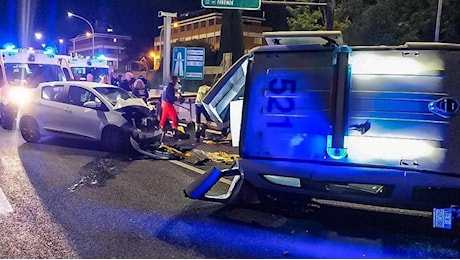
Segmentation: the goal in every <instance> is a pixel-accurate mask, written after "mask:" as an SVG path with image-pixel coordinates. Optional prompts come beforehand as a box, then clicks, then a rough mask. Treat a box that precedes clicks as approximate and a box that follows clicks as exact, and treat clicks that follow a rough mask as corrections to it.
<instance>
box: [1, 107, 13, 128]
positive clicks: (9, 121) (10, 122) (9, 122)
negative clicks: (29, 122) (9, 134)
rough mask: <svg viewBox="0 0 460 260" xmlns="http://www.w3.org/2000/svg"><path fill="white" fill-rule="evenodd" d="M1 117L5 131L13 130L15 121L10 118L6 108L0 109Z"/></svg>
mask: <svg viewBox="0 0 460 260" xmlns="http://www.w3.org/2000/svg"><path fill="white" fill-rule="evenodd" d="M0 113H1V114H0V116H1V121H2V127H3V129H7V130H11V129H13V126H14V119H13V118H11V117H10V116H8V113H7V111H6V108H5V106H2V107H1V108H0Z"/></svg>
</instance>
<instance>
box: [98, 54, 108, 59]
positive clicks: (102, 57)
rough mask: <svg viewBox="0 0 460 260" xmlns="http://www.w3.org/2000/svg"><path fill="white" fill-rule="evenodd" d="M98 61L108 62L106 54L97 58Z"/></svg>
mask: <svg viewBox="0 0 460 260" xmlns="http://www.w3.org/2000/svg"><path fill="white" fill-rule="evenodd" d="M96 59H97V60H107V57H105V55H104V54H100V55H98V56H96Z"/></svg>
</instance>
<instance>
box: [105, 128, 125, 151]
mask: <svg viewBox="0 0 460 260" xmlns="http://www.w3.org/2000/svg"><path fill="white" fill-rule="evenodd" d="M127 140H128V136H127V134H126V133H124V132H123V131H122V130H121V129H120V128H118V127H114V126H113V127H110V126H109V127H107V128H105V129H104V131H103V133H102V143H103V144H104V147H105V148H106V149H107V150H108V151H109V152H114V153H120V152H123V150H124V148H125V147H126V146H127Z"/></svg>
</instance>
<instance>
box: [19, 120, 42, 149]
mask: <svg viewBox="0 0 460 260" xmlns="http://www.w3.org/2000/svg"><path fill="white" fill-rule="evenodd" d="M19 129H20V131H21V135H22V138H24V140H26V141H27V142H29V143H36V142H38V141H39V140H40V138H41V134H40V128H39V127H38V124H37V122H36V121H35V119H33V118H31V117H24V118H22V119H21V121H20V122H19Z"/></svg>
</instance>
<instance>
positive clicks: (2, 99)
mask: <svg viewBox="0 0 460 260" xmlns="http://www.w3.org/2000/svg"><path fill="white" fill-rule="evenodd" d="M70 79H72V72H71V71H70V68H69V67H68V65H67V64H66V63H62V64H61V63H60V62H59V60H58V58H57V57H56V56H55V54H54V51H53V49H46V50H34V49H18V48H16V47H15V46H12V45H11V46H6V47H5V48H4V49H1V50H0V118H1V124H2V127H3V128H5V129H12V128H13V127H14V125H15V121H16V116H17V112H18V108H19V106H21V105H24V104H26V103H27V102H28V92H29V91H28V89H29V88H35V87H37V86H38V84H39V83H41V82H46V81H65V80H70Z"/></svg>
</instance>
